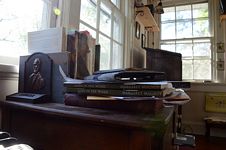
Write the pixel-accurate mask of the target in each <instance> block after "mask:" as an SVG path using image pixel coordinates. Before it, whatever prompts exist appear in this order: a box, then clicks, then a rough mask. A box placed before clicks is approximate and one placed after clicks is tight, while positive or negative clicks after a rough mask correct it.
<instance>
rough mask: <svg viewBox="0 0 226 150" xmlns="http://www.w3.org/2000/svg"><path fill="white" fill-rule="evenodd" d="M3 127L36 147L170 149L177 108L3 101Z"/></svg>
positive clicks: (56, 149) (61, 149) (59, 149)
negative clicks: (148, 110)
mask: <svg viewBox="0 0 226 150" xmlns="http://www.w3.org/2000/svg"><path fill="white" fill-rule="evenodd" d="M0 104H1V105H0V106H1V109H2V130H4V131H8V132H10V133H11V134H12V135H13V136H14V137H17V138H18V139H19V141H20V143H21V142H22V143H25V144H29V145H30V146H32V147H33V148H34V149H36V150H150V149H154V150H163V149H164V150H170V149H172V148H173V145H172V130H173V127H172V124H173V111H174V108H173V107H171V106H168V107H164V108H163V110H162V111H160V112H159V113H157V114H139V113H125V112H119V111H112V110H111V111H110V110H102V109H95V108H84V107H76V106H66V105H64V104H59V103H44V104H29V103H22V102H13V101H1V103H0Z"/></svg>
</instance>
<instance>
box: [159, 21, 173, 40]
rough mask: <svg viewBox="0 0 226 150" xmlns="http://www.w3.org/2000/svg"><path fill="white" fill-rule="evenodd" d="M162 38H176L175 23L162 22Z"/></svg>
mask: <svg viewBox="0 0 226 150" xmlns="http://www.w3.org/2000/svg"><path fill="white" fill-rule="evenodd" d="M161 29H162V30H161V39H162V40H164V39H175V23H163V24H161Z"/></svg>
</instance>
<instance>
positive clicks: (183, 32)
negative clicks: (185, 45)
mask: <svg viewBox="0 0 226 150" xmlns="http://www.w3.org/2000/svg"><path fill="white" fill-rule="evenodd" d="M170 34H171V33H170ZM190 37H192V23H191V22H190V21H186V22H185V21H178V22H177V38H190Z"/></svg>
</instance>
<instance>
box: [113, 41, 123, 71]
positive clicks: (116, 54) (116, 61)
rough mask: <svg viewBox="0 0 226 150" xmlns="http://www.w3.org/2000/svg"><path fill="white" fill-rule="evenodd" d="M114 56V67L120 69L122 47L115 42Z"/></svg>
mask: <svg viewBox="0 0 226 150" xmlns="http://www.w3.org/2000/svg"><path fill="white" fill-rule="evenodd" d="M112 53H113V57H112V69H118V68H121V67H122V56H123V55H122V47H121V46H120V45H119V44H117V43H115V42H114V43H113V51H112Z"/></svg>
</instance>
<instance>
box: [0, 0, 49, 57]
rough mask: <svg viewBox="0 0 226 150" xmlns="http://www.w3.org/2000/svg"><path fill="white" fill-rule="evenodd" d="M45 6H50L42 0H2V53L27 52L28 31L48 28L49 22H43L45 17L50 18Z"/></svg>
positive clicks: (0, 5)
mask: <svg viewBox="0 0 226 150" xmlns="http://www.w3.org/2000/svg"><path fill="white" fill-rule="evenodd" d="M25 4H26V5H25ZM43 8H48V4H46V3H44V2H43V1H42V0H32V1H31V0H20V1H15V0H1V4H0V14H1V16H0V20H1V21H0V35H1V36H0V49H1V50H0V55H2V56H10V57H16V56H19V55H24V54H27V45H28V44H27V33H28V32H31V31H37V30H39V29H45V28H47V25H48V24H46V23H45V26H43V25H44V24H42V21H43V19H47V18H48V17H46V14H43ZM46 13H47V12H46ZM43 17H45V18H43ZM44 21H45V22H49V20H44Z"/></svg>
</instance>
